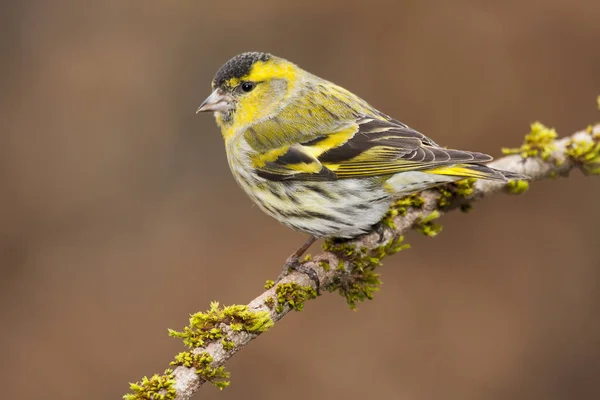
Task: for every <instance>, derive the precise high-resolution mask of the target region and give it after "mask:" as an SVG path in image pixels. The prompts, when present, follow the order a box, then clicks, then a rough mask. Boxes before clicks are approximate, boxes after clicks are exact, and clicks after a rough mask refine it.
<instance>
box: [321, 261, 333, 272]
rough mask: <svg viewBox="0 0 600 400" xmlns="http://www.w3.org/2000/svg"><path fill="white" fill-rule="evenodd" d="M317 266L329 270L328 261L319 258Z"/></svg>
mask: <svg viewBox="0 0 600 400" xmlns="http://www.w3.org/2000/svg"><path fill="white" fill-rule="evenodd" d="M319 267H321V268H323V270H324V271H329V270H330V269H331V266H330V265H329V261H327V260H321V261H319Z"/></svg>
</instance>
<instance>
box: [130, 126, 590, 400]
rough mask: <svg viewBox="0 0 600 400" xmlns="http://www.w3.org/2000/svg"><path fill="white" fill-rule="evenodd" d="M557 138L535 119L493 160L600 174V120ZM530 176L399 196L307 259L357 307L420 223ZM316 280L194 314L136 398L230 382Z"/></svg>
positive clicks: (542, 175) (539, 171) (520, 186)
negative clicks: (230, 368) (248, 350)
mask: <svg viewBox="0 0 600 400" xmlns="http://www.w3.org/2000/svg"><path fill="white" fill-rule="evenodd" d="M555 139H556V133H555V132H554V130H551V129H548V128H546V127H544V126H543V125H541V124H539V123H536V124H533V125H532V132H531V133H530V134H529V135H527V136H526V141H525V143H524V144H523V146H521V147H520V148H518V149H504V150H503V152H504V153H505V154H509V155H507V156H505V157H503V158H500V159H498V160H496V161H494V162H492V163H490V165H491V166H492V167H495V168H499V169H503V170H508V171H512V172H516V173H520V174H525V175H528V176H530V177H531V180H532V181H537V180H542V179H547V178H554V177H557V176H566V175H568V173H569V172H570V171H571V170H573V169H575V168H579V169H582V170H583V171H584V172H586V173H588V174H600V124H597V125H596V126H594V127H588V129H587V130H584V131H581V132H577V133H575V134H573V135H572V136H570V137H565V138H563V139H560V140H555ZM527 186H528V183H527V182H524V181H511V182H509V183H508V184H505V183H501V182H495V181H475V180H467V181H463V182H462V183H458V184H451V185H447V186H445V187H442V188H439V189H432V190H427V191H424V192H422V193H420V194H419V195H416V196H415V195H413V196H410V197H409V198H407V199H403V200H400V201H399V202H397V203H396V204H395V205H394V206H393V207H392V209H391V210H390V213H389V214H388V216H387V217H386V218H384V221H383V223H382V224H380V229H377V230H374V231H373V232H370V233H368V234H365V235H363V236H360V237H358V238H356V239H353V240H351V241H345V242H336V241H335V240H328V241H326V243H325V245H324V248H325V249H326V251H324V252H323V253H321V254H319V255H317V256H315V257H312V258H310V259H308V260H306V261H305V262H304V266H306V267H309V268H312V269H313V270H314V271H315V272H316V274H317V276H318V279H319V282H320V287H321V288H326V289H327V290H329V291H339V292H340V293H341V294H342V295H344V296H345V297H346V299H347V301H348V303H349V304H350V305H351V306H354V305H355V303H356V302H358V301H362V300H364V299H370V298H372V294H373V292H374V291H376V290H377V289H378V284H379V283H380V282H379V278H378V274H376V273H374V272H373V270H374V269H375V267H377V266H378V265H379V262H380V260H381V258H383V257H385V256H387V255H390V254H393V253H396V252H397V251H399V250H402V249H403V248H405V247H407V245H403V244H402V240H403V235H404V234H405V233H406V232H408V231H409V230H411V229H418V230H420V231H422V232H423V233H425V234H428V235H430V236H433V235H435V234H436V233H437V232H439V229H437V227H436V225H435V224H434V223H433V220H434V219H436V218H438V217H439V216H441V215H442V214H443V213H445V212H448V211H450V210H453V209H456V208H463V209H464V207H465V205H468V204H470V203H471V202H473V201H476V200H479V199H482V198H484V197H487V196H490V195H492V194H495V193H498V192H500V191H507V192H512V193H521V192H523V191H525V190H526V189H527ZM314 286H315V283H314V282H313V280H311V279H310V278H309V277H308V276H307V275H305V274H301V273H298V272H291V273H290V274H289V275H288V276H286V277H285V278H284V279H282V280H281V281H280V282H278V283H277V285H275V284H273V283H272V282H271V283H268V284H267V286H266V288H267V289H266V290H265V291H264V292H263V293H262V294H260V295H259V296H258V297H256V298H255V299H254V300H252V301H251V302H250V303H249V304H248V305H244V306H230V307H220V306H219V305H218V303H213V304H212V305H211V309H210V310H209V311H208V312H205V313H198V314H195V315H193V316H192V317H191V319H190V325H189V326H188V327H186V328H185V329H184V331H182V332H175V331H170V334H171V335H172V336H176V337H180V338H182V339H183V341H184V343H185V344H186V345H188V346H189V347H190V348H191V351H189V352H183V353H180V354H179V355H178V356H177V357H176V358H175V361H174V362H173V363H171V364H172V365H175V366H176V368H175V369H174V370H170V369H169V370H166V371H165V373H164V374H163V375H154V376H152V377H151V378H144V379H143V380H142V381H141V382H138V383H137V384H131V389H132V391H133V394H128V395H125V396H124V398H125V399H127V400H135V399H169V400H170V399H177V400H186V399H189V398H190V397H191V396H192V395H193V394H194V393H195V392H196V391H197V390H198V389H199V388H200V386H202V385H203V384H204V383H206V382H211V383H213V384H216V385H217V386H219V387H220V388H223V387H225V386H227V385H228V384H229V382H228V381H227V378H228V377H229V374H228V373H227V372H226V371H225V370H224V368H223V364H224V363H225V362H226V361H227V360H229V359H230V358H231V357H232V356H233V355H234V354H235V353H237V352H238V351H239V350H241V349H242V348H243V347H244V346H246V345H247V344H248V343H250V342H251V341H252V340H254V339H255V338H256V337H257V336H259V335H260V334H261V333H262V332H264V331H266V330H267V329H269V328H270V327H271V326H272V325H273V324H274V323H276V322H277V321H279V320H280V319H282V318H283V317H284V316H285V315H286V314H287V313H288V312H289V311H291V310H298V311H299V310H301V309H302V305H303V302H304V301H305V300H307V299H310V298H314V297H316V292H315V289H316V288H315V287H314Z"/></svg>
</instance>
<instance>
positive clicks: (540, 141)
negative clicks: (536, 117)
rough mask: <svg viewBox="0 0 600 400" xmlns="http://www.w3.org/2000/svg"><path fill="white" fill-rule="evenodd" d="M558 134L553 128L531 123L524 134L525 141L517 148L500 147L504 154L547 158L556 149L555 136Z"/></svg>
mask: <svg viewBox="0 0 600 400" xmlns="http://www.w3.org/2000/svg"><path fill="white" fill-rule="evenodd" d="M557 137H558V135H557V134H556V131H555V130H554V129H550V128H548V127H546V126H545V125H543V124H542V123H540V122H535V123H533V124H531V132H529V133H528V134H527V135H525V143H523V145H522V146H521V147H519V148H514V149H508V148H504V149H502V153H504V154H520V155H521V157H523V158H528V157H540V158H541V159H542V160H548V159H549V158H550V156H551V155H552V152H554V150H556V143H555V141H556V138H557Z"/></svg>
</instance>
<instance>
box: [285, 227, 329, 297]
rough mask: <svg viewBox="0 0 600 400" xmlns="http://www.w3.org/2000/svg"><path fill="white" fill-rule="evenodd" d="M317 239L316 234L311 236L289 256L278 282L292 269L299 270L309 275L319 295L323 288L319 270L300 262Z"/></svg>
mask: <svg viewBox="0 0 600 400" xmlns="http://www.w3.org/2000/svg"><path fill="white" fill-rule="evenodd" d="M316 240H317V239H316V238H315V237H314V236H311V237H310V238H309V239H308V241H307V242H306V243H305V244H304V245H303V246H302V247H300V248H299V249H298V250H297V251H296V252H295V253H294V254H292V255H291V256H289V257H288V259H287V260H286V261H285V264H284V265H283V271H281V273H280V274H279V276H278V277H277V281H276V282H279V281H281V280H282V279H283V278H285V277H286V276H287V275H288V274H289V273H290V272H291V271H297V272H300V273H301V274H304V275H306V276H308V277H309V278H310V279H311V280H312V281H313V282H314V283H315V291H316V292H317V295H319V292H320V288H321V282H320V281H319V276H318V275H317V272H316V271H315V270H314V269H313V268H310V267H307V266H306V265H304V264H302V263H301V262H300V256H302V255H303V254H304V252H305V251H306V250H307V249H308V248H309V247H310V246H311V245H312V244H313V243H314V242H315V241H316Z"/></svg>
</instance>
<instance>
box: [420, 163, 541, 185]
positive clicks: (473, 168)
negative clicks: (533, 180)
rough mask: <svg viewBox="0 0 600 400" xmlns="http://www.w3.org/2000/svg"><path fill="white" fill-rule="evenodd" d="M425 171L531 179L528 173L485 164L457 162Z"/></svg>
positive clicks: (488, 177) (494, 177)
mask: <svg viewBox="0 0 600 400" xmlns="http://www.w3.org/2000/svg"><path fill="white" fill-rule="evenodd" d="M423 172H427V173H428V174H434V175H446V176H453V177H457V178H475V179H487V180H492V181H500V182H506V181H508V180H510V179H519V180H529V179H530V178H529V177H528V176H527V175H523V174H518V173H516V172H511V171H504V170H499V169H495V168H492V167H488V166H487V165H485V164H455V165H449V166H444V167H439V168H434V169H429V170H426V171H423Z"/></svg>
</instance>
